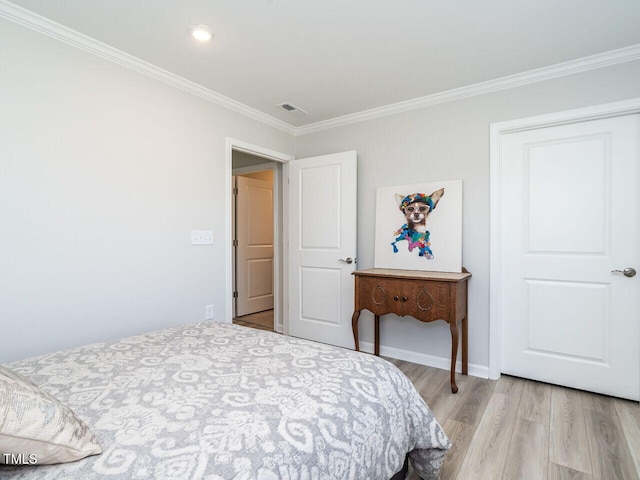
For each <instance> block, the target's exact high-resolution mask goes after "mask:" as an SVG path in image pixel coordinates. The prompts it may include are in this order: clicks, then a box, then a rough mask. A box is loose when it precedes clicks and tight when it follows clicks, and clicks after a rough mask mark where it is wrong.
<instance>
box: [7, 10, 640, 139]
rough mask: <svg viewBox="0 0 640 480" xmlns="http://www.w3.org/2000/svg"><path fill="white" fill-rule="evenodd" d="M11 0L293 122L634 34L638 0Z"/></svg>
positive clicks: (639, 18)
mask: <svg viewBox="0 0 640 480" xmlns="http://www.w3.org/2000/svg"><path fill="white" fill-rule="evenodd" d="M2 1H4V0H0V2H2ZM4 3H7V2H6V1H5V2H4ZM12 3H13V4H15V5H18V6H21V7H23V8H26V9H28V10H30V11H32V12H35V13H37V14H39V15H41V16H43V17H46V18H48V19H50V20H53V21H54V22H57V23H60V24H62V25H64V26H66V27H69V28H71V29H73V30H76V31H77V32H80V33H83V34H85V35H87V36H89V37H92V38H94V39H96V40H99V41H100V42H103V43H106V44H108V45H110V46H112V47H115V48H116V49H119V50H121V51H123V52H126V53H128V54H130V55H133V56H135V57H137V58H139V59H141V60H144V61H146V62H149V63H151V64H153V65H156V66H158V67H161V68H162V69H165V70H168V71H169V72H172V73H173V74H176V75H178V76H180V77H183V78H185V79H187V80H190V81H192V82H195V83H196V84H199V85H201V86H203V87H205V88H206V89H209V90H211V91H213V92H216V93H217V94H220V95H223V96H225V97H229V98H231V99H233V100H235V101H237V102H240V103H241V104H244V105H246V106H249V107H251V108H253V109H255V110H258V111H260V112H263V113H264V114H266V115H269V116H271V117H274V118H276V119H278V120H281V121H284V122H286V123H288V124H290V125H291V126H294V127H300V126H304V125H309V124H314V123H317V122H325V121H327V120H330V119H335V118H336V117H341V116H344V115H351V114H354V113H357V112H363V111H366V110H369V109H374V108H380V107H384V106H387V105H392V104H396V103H398V102H406V101H409V100H412V99H416V98H420V97H425V96H429V95H434V94H437V93H440V92H446V91H450V90H452V89H457V88H460V87H465V86H469V85H474V84H478V83H480V82H486V81H489V80H493V79H496V78H501V77H505V76H508V75H514V74H519V73H522V72H527V71H530V70H533V69H537V68H541V67H545V66H548V65H553V64H557V63H561V62H567V61H571V60H575V59H579V58H582V57H585V56H590V55H594V54H598V53H602V52H607V51H610V50H615V49H619V48H622V47H627V46H631V45H638V44H640V27H639V25H640V1H638V0H580V1H578V0H535V1H532V0H491V1H489V0H484V1H482V0H454V1H446V0H322V1H318V0H91V1H87V0H12ZM192 24H206V25H208V26H209V27H211V29H212V30H213V32H214V34H215V37H214V39H213V41H212V42H209V43H208V44H200V43H198V42H196V41H195V40H194V39H193V38H191V37H190V35H189V30H188V27H189V25H192ZM283 102H288V103H291V104H293V105H295V106H297V107H299V108H301V109H303V110H305V111H307V112H308V113H309V115H307V116H303V117H297V116H292V115H291V114H289V113H287V112H285V111H283V110H281V109H279V108H277V107H276V105H278V104H281V103H283Z"/></svg>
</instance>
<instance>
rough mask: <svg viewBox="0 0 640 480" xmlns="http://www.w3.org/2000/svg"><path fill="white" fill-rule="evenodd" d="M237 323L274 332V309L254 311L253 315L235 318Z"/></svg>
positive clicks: (234, 320)
mask: <svg viewBox="0 0 640 480" xmlns="http://www.w3.org/2000/svg"><path fill="white" fill-rule="evenodd" d="M233 323H234V324H235V325H242V326H245V327H251V328H256V329H258V330H266V331H268V332H273V331H274V330H273V310H266V311H264V312H258V313H252V314H251V315H243V316H242V317H236V318H234V319H233Z"/></svg>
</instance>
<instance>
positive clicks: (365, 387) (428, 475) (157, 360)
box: [0, 322, 450, 480]
mask: <svg viewBox="0 0 640 480" xmlns="http://www.w3.org/2000/svg"><path fill="white" fill-rule="evenodd" d="M5 367H6V370H8V371H9V372H14V373H15V375H16V378H19V377H20V376H22V377H24V378H26V379H28V380H29V381H31V382H33V384H34V385H35V386H37V388H40V389H41V390H43V391H46V392H48V394H51V395H52V396H53V397H55V399H57V400H58V401H59V402H60V403H61V404H63V405H65V406H67V407H69V408H70V409H71V410H72V411H73V412H75V414H76V415H77V417H79V419H81V420H80V423H82V422H84V424H85V426H86V428H88V429H89V430H90V431H91V432H92V433H93V438H92V441H93V442H97V444H98V445H99V447H97V446H96V448H97V450H96V452H97V451H100V450H101V453H100V454H97V455H93V454H89V456H86V457H85V458H82V459H79V460H76V461H72V462H69V463H60V464H52V465H42V464H35V465H33V464H31V462H30V461H29V458H28V457H26V455H28V454H29V453H30V452H24V455H25V456H23V457H20V460H21V463H22V464H21V465H19V466H16V465H0V478H5V477H7V478H15V479H36V478H37V479H45V480H48V479H63V478H64V479H83V480H85V479H86V480H89V479H105V478H114V479H115V478H122V479H130V480H142V479H154V480H163V479H203V480H227V479H235V480H250V479H259V480H276V479H290V480H316V479H317V480H340V479H353V480H376V479H380V480H389V479H390V478H393V477H394V475H396V478H398V477H400V476H402V473H399V472H402V469H403V466H404V467H405V470H406V464H405V459H406V458H407V457H408V459H409V461H410V462H411V464H412V466H413V469H414V470H415V471H416V473H418V475H420V476H421V477H422V478H424V479H429V480H431V479H436V478H439V470H440V467H441V465H442V462H443V460H444V456H445V454H446V452H447V449H448V448H449V447H450V443H449V440H448V439H447V437H446V435H445V433H444V431H443V430H442V428H441V427H440V425H439V424H438V422H437V421H436V419H435V418H434V417H433V415H432V413H431V411H430V410H429V408H428V407H427V405H426V404H425V402H424V401H423V399H422V398H421V397H420V395H419V394H418V392H417V391H416V390H415V388H414V387H413V385H412V384H411V382H410V381H409V379H408V378H407V377H406V376H405V375H404V374H403V373H402V372H400V371H399V370H398V369H397V368H396V367H395V366H394V365H392V364H390V363H389V362H387V361H385V360H384V359H381V358H379V357H375V356H373V355H368V354H363V353H358V352H353V351H350V350H345V349H341V348H336V347H332V346H328V345H324V344H319V343H314V342H309V341H306V340H301V339H295V338H291V337H285V336H283V335H279V334H276V333H271V332H265V331H260V330H254V329H250V328H247V327H241V326H237V325H231V324H222V323H213V322H211V323H197V324H191V325H186V326H181V327H176V328H169V329H163V330H158V331H155V332H151V333H147V334H142V335H137V336H133V337H129V338H124V339H122V340H119V341H114V342H106V343H99V344H93V345H88V346H83V347H79V348H74V349H70V350H64V351H61V352H57V353H54V354H49V355H44V356H40V357H36V358H32V359H28V360H24V361H19V362H14V363H11V364H8V365H6V366H5ZM7 375H9V377H8V378H9V380H7V381H9V382H11V378H10V375H11V373H8V374H7ZM0 397H2V395H0ZM5 397H7V395H6V394H5ZM2 401H3V400H2V398H0V402H2ZM4 401H6V398H5V400H4ZM0 413H1V410H0ZM1 420H2V419H0V422H1ZM82 429H84V427H82ZM0 432H1V424H0ZM76 433H77V432H76ZM88 433H89V432H84V431H83V432H82V434H83V435H84V434H88ZM74 435H75V434H74ZM96 452H94V453H96ZM13 459H14V461H13V462H5V463H17V462H16V461H15V460H16V457H14V458H13ZM22 460H26V461H22Z"/></svg>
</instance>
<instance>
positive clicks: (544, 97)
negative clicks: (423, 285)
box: [296, 62, 640, 375]
mask: <svg viewBox="0 0 640 480" xmlns="http://www.w3.org/2000/svg"><path fill="white" fill-rule="evenodd" d="M372 81H374V80H372ZM638 96H640V62H635V63H627V64H623V65H617V66H614V67H609V68H606V69H599V70H594V71H590V72H586V73H581V74H577V75H572V76H566V77H562V78H558V79H554V80H550V81H546V82H542V83H537V84H532V85H528V86H524V87H520V88H514V89H510V90H505V91H501V92H497V93H492V94H486V95H482V96H476V97H471V98H468V99H464V100H460V101H455V102H450V103H445V104H441V105H436V106H432V107H429V108H423V109H420V110H414V111H411V112H407V113H403V114H398V115H395V116H391V117H386V118H381V119H377V120H371V121H366V122H361V123H357V124H353V125H348V126H344V127H338V128H334V129H331V130H327V131H323V132H318V133H311V134H307V135H303V136H300V137H298V138H297V139H296V157H307V156H313V155H320V154H325V153H333V152H338V151H344V150H354V149H355V150H357V151H358V212H359V220H358V268H360V269H364V268H370V267H372V266H373V252H374V226H375V198H376V197H375V195H376V188H377V187H379V186H389V185H402V184H407V183H420V182H431V181H440V180H454V179H462V180H463V196H464V200H463V252H462V254H463V265H464V266H465V267H466V268H467V269H468V270H469V271H470V272H471V273H472V274H473V277H472V278H471V280H470V283H469V322H470V323H469V336H470V338H469V363H470V371H471V372H472V373H473V372H475V373H476V374H480V375H482V374H488V370H487V369H486V367H487V366H488V362H489V226H490V224H489V222H490V219H489V125H490V124H491V123H493V122H501V121H505V120H510V119H516V118H523V117H528V116H532V115H538V114H543V113H549V112H556V111H561V110H568V109H572V108H578V107H583V106H588V105H595V104H599V103H606V102H612V101H616V100H622V99H626V98H633V97H638ZM360 318H361V319H360V325H361V331H362V340H363V341H365V342H373V327H372V324H373V319H372V318H373V317H372V315H370V314H369V313H368V312H366V315H365V313H363V314H362V316H361V317H360ZM550 334H552V332H550ZM381 344H382V348H383V353H384V348H385V347H387V348H394V349H399V350H402V351H403V353H402V355H403V356H404V357H405V358H407V359H414V360H415V359H417V356H419V355H420V354H427V355H434V356H436V357H442V359H443V360H444V365H446V360H445V359H446V358H447V357H448V356H449V355H450V353H449V352H450V345H451V341H450V334H449V329H448V328H447V327H446V326H445V324H444V323H443V322H434V323H432V324H421V323H419V322H416V321H414V320H410V319H401V318H398V317H395V316H385V317H383V320H382V324H381Z"/></svg>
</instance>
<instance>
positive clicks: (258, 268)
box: [226, 138, 293, 333]
mask: <svg viewBox="0 0 640 480" xmlns="http://www.w3.org/2000/svg"><path fill="white" fill-rule="evenodd" d="M292 159H293V157H292V156H290V155H286V154H281V153H278V152H274V151H271V150H267V149H264V148H261V147H258V146H255V145H251V144H247V143H245V142H241V141H238V140H233V139H231V138H228V139H227V168H226V171H227V175H228V176H227V179H228V182H227V189H228V190H227V191H228V192H229V195H228V197H227V198H228V199H229V200H230V201H229V203H228V204H227V205H228V208H227V212H228V216H227V219H226V225H227V231H228V232H229V237H228V242H227V244H226V258H227V282H226V289H227V292H228V296H227V298H228V299H229V300H228V303H227V307H226V312H227V315H226V318H227V321H228V322H234V323H240V324H241V323H243V322H251V323H252V324H251V325H250V326H252V327H256V325H257V326H258V328H260V327H262V328H264V329H267V330H274V331H276V332H280V333H286V332H285V325H286V319H285V315H286V312H285V309H284V308H283V304H284V298H283V292H284V289H283V282H284V275H283V258H284V254H283V249H284V246H283V243H282V239H283V238H284V233H285V232H284V230H286V225H284V224H283V222H282V218H283V208H284V207H283V205H284V202H283V192H282V185H283V183H282V178H283V167H284V165H285V163H286V162H288V161H290V160H292ZM243 185H244V187H243ZM247 186H248V187H247ZM236 188H238V190H235V189H236ZM242 188H244V190H245V191H244V193H247V190H249V197H248V198H249V200H248V203H245V205H244V206H243V207H241V208H242V212H241V213H240V214H239V215H236V214H235V211H236V200H237V196H236V195H235V194H234V193H235V192H236V191H237V192H238V193H239V194H240V193H242V192H240V190H241V189H242ZM269 191H271V193H269ZM269 195H272V197H271V201H269V199H268V198H269ZM267 204H268V205H267ZM267 207H270V208H267ZM256 216H259V217H261V220H265V218H262V217H266V221H267V223H269V221H270V222H271V225H270V228H269V226H265V222H264V221H262V222H261V223H260V222H255V221H254V220H256V219H255V217H256ZM243 222H244V225H243ZM258 223H260V225H262V226H260V225H258ZM239 226H240V227H241V228H242V227H244V235H245V239H244V242H245V247H246V246H247V245H249V247H248V250H250V254H249V255H247V254H246V252H245V253H240V254H239V253H238V248H240V247H241V245H240V243H241V242H242V241H243V240H242V239H241V238H239V236H238V233H239V232H238V227H239ZM247 232H248V236H249V239H248V241H247V238H246V237H247ZM236 243H237V244H238V245H237V246H236ZM239 261H240V262H242V265H241V269H244V273H241V272H240V269H238V262H239ZM247 272H248V275H247ZM242 275H244V279H243V278H240V277H241V276H242ZM269 280H270V282H269ZM238 281H239V283H238ZM242 288H244V289H245V291H244V295H243V292H241V291H240V290H239V289H242ZM236 292H237V293H236ZM238 300H240V301H241V302H243V304H242V305H241V306H240V307H239V306H238ZM247 302H248V303H247ZM246 308H249V310H247V309H246Z"/></svg>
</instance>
